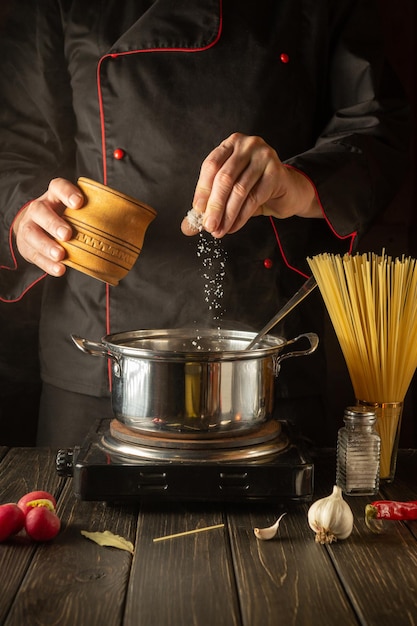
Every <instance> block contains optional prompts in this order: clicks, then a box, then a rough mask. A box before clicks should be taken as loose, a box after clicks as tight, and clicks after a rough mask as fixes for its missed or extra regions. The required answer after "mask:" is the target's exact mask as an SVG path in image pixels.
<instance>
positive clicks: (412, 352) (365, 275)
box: [307, 252, 417, 475]
mask: <svg viewBox="0 0 417 626" xmlns="http://www.w3.org/2000/svg"><path fill="white" fill-rule="evenodd" d="M307 260H308V263H309V265H310V268H311V271H312V273H313V275H314V278H315V279H316V281H317V285H318V287H319V289H320V292H321V294H322V297H323V300H324V303H325V305H326V308H327V311H328V313H329V317H330V319H331V322H332V324H333V327H334V330H335V333H336V336H337V338H338V341H339V344H340V347H341V350H342V353H343V356H344V358H345V361H346V365H347V368H348V371H349V375H350V378H351V382H352V386H353V390H354V393H355V397H356V399H357V401H360V402H364V403H366V404H375V405H376V404H378V405H380V404H387V403H389V404H392V403H394V404H397V403H402V402H403V400H404V397H405V395H406V392H407V390H408V387H409V385H410V382H411V379H412V377H413V374H414V372H415V370H416V367H417V267H416V261H415V259H411V258H410V257H404V256H403V257H402V258H401V259H399V258H396V259H393V258H392V257H389V256H386V255H385V253H384V252H383V253H382V254H381V255H380V256H378V255H376V254H374V253H367V254H356V255H348V254H346V255H344V256H342V257H341V256H340V255H332V254H320V255H317V256H315V257H312V258H308V259H307ZM401 406H402V404H401ZM394 414H395V415H398V411H394V412H391V414H390V416H389V418H388V419H385V420H384V421H385V422H386V424H384V423H381V420H379V424H378V425H377V428H378V430H379V433H380V435H381V475H382V466H383V465H387V464H389V460H388V455H389V458H390V457H391V451H392V446H393V445H394V439H395V436H396V433H397V431H398V429H397V426H398V424H397V423H395V419H393V415H394ZM384 429H385V430H386V432H382V431H383V430H384ZM383 448H384V450H383ZM384 454H385V455H386V457H387V458H386V459H383V455H384Z"/></svg>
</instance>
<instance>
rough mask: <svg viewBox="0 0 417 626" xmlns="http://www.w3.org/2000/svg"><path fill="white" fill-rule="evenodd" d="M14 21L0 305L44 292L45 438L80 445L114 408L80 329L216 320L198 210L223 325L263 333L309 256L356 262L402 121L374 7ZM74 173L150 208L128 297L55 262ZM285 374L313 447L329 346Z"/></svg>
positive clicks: (144, 10) (22, 5)
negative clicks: (220, 268) (217, 261)
mask: <svg viewBox="0 0 417 626" xmlns="http://www.w3.org/2000/svg"><path fill="white" fill-rule="evenodd" d="M6 13H7V14H6V21H5V25H4V29H3V32H2V36H1V42H0V52H1V60H2V70H1V73H0V199H1V202H0V210H1V225H2V226H1V236H2V239H3V241H2V244H1V246H0V265H1V271H0V285H1V293H0V296H1V298H2V300H4V301H15V300H16V299H19V298H21V297H23V296H24V294H25V293H26V292H27V291H28V290H29V289H30V288H31V286H33V285H34V284H35V283H37V282H38V281H41V280H42V281H43V283H44V292H43V303H42V312H41V321H40V363H41V373H42V380H43V386H44V391H43V398H42V402H41V410H40V425H39V434H38V443H40V444H51V445H59V446H62V445H74V444H76V443H80V441H81V440H82V438H83V437H84V435H85V433H86V432H87V431H88V430H89V428H90V426H91V424H92V423H93V422H94V421H95V420H96V419H97V418H101V417H109V416H111V415H112V412H111V406H110V399H109V398H110V392H109V380H108V375H107V374H108V373H107V364H106V362H105V359H93V358H91V357H88V356H86V355H83V354H82V353H81V352H80V351H79V350H77V349H76V348H75V347H74V345H73V343H72V341H71V339H70V334H71V333H76V334H78V335H81V336H83V337H87V338H89V339H100V338H101V337H102V336H104V335H106V334H109V333H114V332H118V331H124V330H133V329H148V328H149V329H153V328H174V327H195V328H198V327H200V328H201V327H209V326H212V325H213V324H214V323H215V324H217V323H218V320H217V319H216V320H214V319H213V312H212V311H211V310H210V309H209V307H208V306H207V302H206V301H205V298H204V293H203V291H204V289H203V285H202V275H201V266H200V262H199V258H198V255H197V254H196V250H197V245H198V244H197V242H198V238H199V237H200V235H198V236H197V238H196V237H187V236H185V235H184V233H183V232H182V231H181V223H182V221H183V218H184V216H185V215H186V213H187V211H188V210H189V209H190V208H191V205H192V204H194V206H195V208H196V210H198V211H200V212H204V225H205V231H204V232H205V235H204V236H205V237H214V238H216V239H217V240H220V242H221V246H222V251H223V254H224V255H225V258H226V259H227V261H226V271H225V279H224V284H223V298H222V303H221V307H222V314H221V324H222V326H223V327H224V328H243V329H247V330H259V329H260V328H261V327H262V326H263V325H264V323H265V322H266V321H267V320H268V319H269V318H271V317H272V316H273V315H274V314H275V312H276V311H277V310H278V308H279V307H280V306H282V304H283V303H284V302H285V301H286V300H287V299H288V298H289V297H290V296H291V295H292V294H293V293H294V292H295V291H296V289H298V288H299V287H300V285H301V284H302V282H303V281H304V279H305V277H306V276H307V275H308V267H307V264H306V257H307V256H309V255H313V254H315V253H318V252H320V251H330V252H344V251H352V250H354V249H355V246H356V245H357V242H358V240H359V238H360V236H361V235H362V234H363V233H364V232H366V230H367V229H368V227H369V226H370V224H371V223H372V221H373V219H374V218H375V216H376V215H377V214H378V213H379V212H381V211H382V210H383V209H384V207H386V206H387V204H388V203H389V201H390V199H392V197H393V195H394V194H395V192H396V190H397V188H398V185H399V181H400V180H401V177H402V172H403V169H404V165H405V163H406V159H407V145H406V140H405V137H406V134H407V113H406V107H405V105H404V101H403V99H402V97H401V93H400V90H399V87H398V84H397V83H396V82H395V81H394V80H393V78H392V76H391V73H390V70H389V68H388V67H387V64H386V62H385V59H384V58H383V54H382V45H381V39H380V33H379V28H378V16H377V12H376V10H375V6H374V3H373V1H372V0H338V2H334V1H333V0H314V1H313V0H298V1H296V2H294V0H259V1H258V2H257V3H256V4H253V3H250V2H241V1H240V0H223V1H222V0H199V2H190V1H189V0H188V1H187V0H176V1H175V2H170V1H169V0H153V1H152V0H123V1H122V2H121V1H120V0H107V1H106V2H99V1H98V0H91V1H90V2H88V3H85V2H83V0H19V1H17V0H16V1H13V0H12V1H10V2H9V3H8V7H7V12H6ZM78 176H86V177H89V178H93V179H95V180H98V181H100V182H103V183H105V184H107V185H109V186H110V187H113V188H115V189H118V190H120V191H122V192H124V193H126V194H129V195H131V196H134V197H136V198H139V199H140V200H142V201H144V202H145V203H148V204H150V205H151V206H153V207H154V208H155V209H156V211H157V218H156V220H155V221H154V222H153V223H152V224H151V226H150V227H149V229H148V231H147V234H146V238H145V243H144V247H143V251H142V253H141V255H140V257H139V259H138V261H137V263H136V265H135V267H134V268H133V270H132V271H131V272H130V273H129V274H128V276H127V277H126V278H125V279H123V280H122V281H121V283H120V284H119V285H118V286H117V287H110V286H108V285H105V284H104V283H101V282H99V281H97V280H95V279H93V278H90V277H88V276H86V275H84V274H81V273H80V272H77V271H76V270H73V269H65V266H64V265H63V264H62V263H61V261H62V258H63V256H64V251H63V249H62V248H61V247H60V246H59V244H58V243H57V242H56V241H55V240H54V238H58V239H68V238H69V236H70V230H69V229H68V227H67V226H66V224H65V222H64V221H63V219H62V218H60V217H59V214H60V211H62V208H63V207H64V206H65V205H69V206H76V207H81V204H82V200H81V197H80V196H79V194H78V193H77V187H76V186H75V183H76V180H77V178H78ZM80 210H82V208H81V209H80ZM183 229H184V228H183ZM185 230H186V229H185ZM306 303H307V301H306ZM320 305H321V300H320V296H319V294H318V293H315V294H313V295H312V296H311V297H309V300H308V304H305V305H302V306H301V307H300V308H299V309H298V310H297V311H294V312H293V313H292V314H291V315H290V316H289V317H288V318H287V319H286V320H285V322H284V323H283V324H282V325H281V326H280V327H277V329H275V330H276V332H278V333H279V334H281V335H283V336H285V337H287V338H290V336H295V335H296V334H298V333H299V332H304V331H318V332H319V333H320V331H321V319H322V307H321V306H320ZM290 361H294V363H292V362H291V363H290ZM290 361H287V362H286V363H285V364H283V367H282V370H281V374H280V376H279V378H278V382H277V396H278V397H280V398H281V399H282V401H281V400H277V409H276V410H277V411H278V414H279V415H282V416H285V410H284V408H282V409H280V407H285V406H287V407H288V406H293V405H292V401H293V400H295V402H296V404H297V402H298V406H299V407H300V408H299V409H298V412H297V410H295V412H294V413H293V412H292V409H291V410H290V414H291V415H290V419H292V417H294V419H295V421H297V420H299V421H300V423H301V428H302V429H303V428H304V426H303V420H305V421H306V422H307V424H306V425H305V428H306V432H307V431H308V424H313V425H314V433H313V434H312V437H313V438H314V437H316V439H317V442H318V443H320V439H322V438H323V437H324V436H325V433H324V431H325V425H323V424H322V422H321V421H320V420H321V419H322V418H323V414H322V408H321V405H320V402H319V401H317V402H316V400H317V399H318V398H319V397H320V393H321V385H322V383H323V380H324V376H325V370H324V369H323V347H322V346H321V348H320V349H319V350H318V351H317V353H315V354H314V355H312V356H309V357H305V358H304V357H303V358H302V359H295V360H290ZM301 362H303V363H301ZM287 363H288V367H287ZM312 398H314V401H313V400H312ZM280 402H281V403H280ZM306 407H308V415H306V414H305V413H306V411H305V408H306ZM313 407H316V408H315V409H314V408H313ZM280 410H282V413H279V411H280ZM310 430H311V428H310ZM309 436H310V433H309Z"/></svg>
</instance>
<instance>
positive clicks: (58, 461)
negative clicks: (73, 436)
mask: <svg viewBox="0 0 417 626" xmlns="http://www.w3.org/2000/svg"><path fill="white" fill-rule="evenodd" d="M73 459H74V449H73V448H66V449H61V450H58V452H57V455H56V458H55V468H56V471H57V473H58V474H59V476H64V477H66V478H69V477H71V476H72V475H73Z"/></svg>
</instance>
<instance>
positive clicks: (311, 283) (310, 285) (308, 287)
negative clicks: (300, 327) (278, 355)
mask: <svg viewBox="0 0 417 626" xmlns="http://www.w3.org/2000/svg"><path fill="white" fill-rule="evenodd" d="M316 286H317V283H316V280H315V278H314V276H310V278H309V279H308V280H306V282H305V283H304V284H303V285H302V286H301V287H300V289H299V290H298V291H297V292H296V293H295V294H294V295H293V297H292V298H290V299H289V300H288V302H287V303H286V304H285V305H284V306H283V307H282V309H280V310H279V311H278V313H277V314H276V315H274V317H273V318H272V319H270V320H269V322H268V323H267V324H266V325H265V326H264V327H263V328H262V330H261V331H259V333H258V334H257V335H255V337H254V338H253V339H252V341H251V342H250V343H249V344H248V345H247V346H246V348H245V350H253V348H254V347H255V346H256V345H257V344H258V343H259V342H260V340H261V339H262V337H263V336H264V335H266V334H267V333H268V332H269V331H270V330H271V328H273V327H274V326H275V325H276V324H278V322H280V321H281V320H282V319H283V318H284V317H285V316H286V315H287V314H288V313H289V312H290V311H292V310H293V308H294V307H296V306H297V304H300V302H301V301H302V300H304V298H305V297H306V296H308V294H309V293H310V292H311V291H313V289H314V288H315V287H316Z"/></svg>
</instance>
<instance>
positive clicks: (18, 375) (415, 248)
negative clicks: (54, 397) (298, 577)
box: [0, 0, 417, 447]
mask: <svg viewBox="0 0 417 626" xmlns="http://www.w3.org/2000/svg"><path fill="white" fill-rule="evenodd" d="M335 1H337V0H335ZM378 1H379V6H380V11H381V16H382V20H383V25H384V33H385V42H386V49H387V53H388V56H389V58H390V60H391V62H392V64H393V66H394V67H395V69H396V71H397V73H398V75H399V77H400V79H401V81H402V83H403V85H404V88H405V90H406V93H407V95H408V97H409V100H410V103H411V107H412V122H413V128H412V148H411V154H410V160H411V168H410V172H409V173H408V175H407V177H406V180H405V182H404V185H403V186H402V188H401V190H400V192H399V193H398V195H397V197H396V198H395V200H394V202H392V204H391V205H390V206H389V208H388V209H387V210H386V211H385V213H384V214H383V215H382V216H381V217H380V218H379V219H378V221H377V223H376V224H375V225H374V227H373V228H372V230H371V232H370V233H369V234H368V235H367V237H366V238H365V239H364V240H363V241H362V243H361V247H360V250H361V251H363V252H367V251H374V252H381V250H382V248H385V249H386V252H387V253H388V254H391V255H394V256H399V255H402V254H409V255H410V256H412V257H417V211H416V208H417V190H416V187H417V158H416V151H417V150H416V146H417V141H416V128H417V106H416V94H417V71H416V69H417V68H416V58H417V43H416V25H417V10H416V0H397V1H396V2H392V1H391V0H378ZM1 13H2V12H1V7H0V20H1ZM41 290H42V286H41V285H40V286H39V285H38V286H37V287H36V288H35V289H33V290H32V291H31V292H30V293H29V294H27V295H26V296H25V298H23V300H22V301H21V302H18V303H14V304H4V303H1V302H0V333H1V334H0V445H33V444H34V437H35V432H36V419H37V410H38V401H39V393H40V387H41V385H40V380H39V372H38V357H37V353H38V348H37V324H38V309H39V303H40V298H41ZM324 341H325V345H326V351H327V354H328V361H329V375H328V410H329V414H330V417H331V418H332V417H334V422H333V423H334V430H335V432H336V431H337V428H338V427H339V426H340V425H341V422H342V415H343V410H344V408H345V406H347V405H349V404H351V403H352V401H353V400H354V397H353V392H352V387H351V384H350V379H349V376H348V374H347V370H346V366H345V363H344V359H343V357H342V354H341V351H340V347H339V344H338V342H337V339H336V337H335V335H334V331H333V328H332V326H331V324H330V322H329V321H328V324H327V330H326V334H325V336H324ZM410 348H414V349H417V346H416V347H414V346H410ZM400 445H402V446H403V447H417V376H415V377H414V380H413V383H412V385H411V387H410V390H409V393H408V394H407V397H406V401H405V407H404V413H403V422H402V429H401V441H400Z"/></svg>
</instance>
